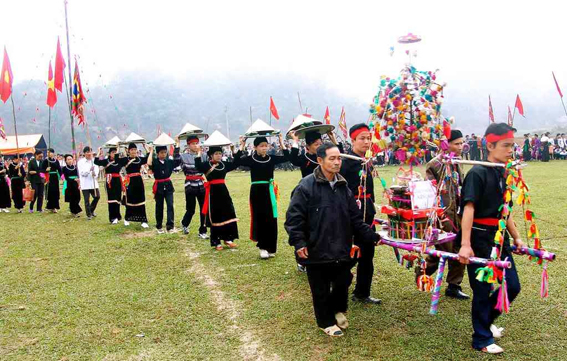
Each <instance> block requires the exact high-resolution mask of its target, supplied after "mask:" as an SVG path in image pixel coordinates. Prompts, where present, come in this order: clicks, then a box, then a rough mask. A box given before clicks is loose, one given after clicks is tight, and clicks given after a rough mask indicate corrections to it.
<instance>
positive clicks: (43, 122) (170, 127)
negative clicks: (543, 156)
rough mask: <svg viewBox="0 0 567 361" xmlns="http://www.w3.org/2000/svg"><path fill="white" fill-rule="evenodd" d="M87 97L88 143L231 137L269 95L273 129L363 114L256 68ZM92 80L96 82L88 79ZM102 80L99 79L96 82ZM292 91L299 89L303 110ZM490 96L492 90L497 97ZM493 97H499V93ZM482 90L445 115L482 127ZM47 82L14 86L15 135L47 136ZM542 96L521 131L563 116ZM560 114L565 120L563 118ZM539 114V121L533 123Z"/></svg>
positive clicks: (453, 96) (136, 84)
mask: <svg viewBox="0 0 567 361" xmlns="http://www.w3.org/2000/svg"><path fill="white" fill-rule="evenodd" d="M82 80H83V87H84V92H85V95H86V96H87V99H88V103H87V105H86V117H87V122H88V132H89V135H90V138H91V141H92V145H93V147H95V148H96V147H98V146H100V145H101V144H103V143H104V142H105V141H106V140H108V139H110V138H111V137H113V136H115V135H118V136H119V137H120V138H122V139H124V138H125V137H126V136H127V135H128V134H129V133H130V132H132V131H133V132H136V133H137V134H139V135H141V136H143V137H145V138H146V139H148V140H153V139H155V138H156V137H157V133H158V129H159V130H161V131H163V132H166V133H169V132H171V134H172V136H175V135H177V133H178V132H179V131H180V130H181V128H182V127H183V125H184V124H185V123H186V122H189V123H192V124H194V125H197V126H199V127H201V128H203V129H204V130H205V131H206V132H207V133H209V134H210V133H212V132H213V131H214V130H216V129H218V130H220V131H221V132H222V133H223V134H225V135H227V125H226V124H227V119H228V124H229V128H230V138H231V139H232V140H233V141H236V140H237V139H238V136H239V135H241V134H243V133H244V132H245V131H246V129H247V128H248V127H249V126H250V124H251V121H250V107H252V121H254V120H256V119H257V118H261V119H263V120H264V121H266V122H269V119H270V116H269V98H270V96H273V98H274V101H275V104H276V106H277V108H278V111H279V115H280V120H279V121H278V120H276V119H272V125H273V126H274V127H275V128H278V129H282V130H284V131H285V130H287V129H288V127H289V125H290V124H291V121H292V119H293V118H294V117H295V116H296V115H297V114H300V113H301V112H302V111H303V112H308V113H310V114H312V115H313V117H314V118H317V119H321V120H322V119H323V114H324V112H325V107H326V106H329V109H330V112H331V119H332V123H333V124H335V125H336V124H337V122H338V118H339V115H340V112H341V107H342V106H344V107H345V112H346V121H347V124H348V125H349V126H350V125H352V124H355V123H358V122H365V121H366V120H367V119H368V115H369V113H368V104H369V102H370V101H371V100H372V97H373V96H374V94H369V97H368V100H367V101H361V100H359V99H355V98H348V97H345V96H343V95H341V94H340V93H339V92H338V91H336V90H334V89H330V88H328V87H327V86H326V85H325V84H323V83H321V82H319V81H316V80H313V79H309V78H306V77H303V76H299V75H280V76H276V75H263V74H262V73H261V72H260V73H254V74H251V73H249V74H245V73H235V74H234V75H212V76H211V75H207V76H206V77H205V76H203V75H200V76H199V75H196V76H193V77H191V78H189V79H175V78H173V77H164V76H163V75H161V74H153V73H151V72H134V71H133V72H127V73H123V74H122V75H121V76H120V77H119V78H117V79H114V80H113V82H112V83H110V84H107V85H98V86H91V87H90V88H89V86H88V84H89V82H88V81H89V80H90V79H85V78H83V79H82ZM90 83H91V84H92V83H95V81H93V80H91V81H90ZM99 83H102V82H101V81H99ZM297 92H299V93H300V95H301V102H302V108H300V105H299V101H298V97H297ZM494 96H495V95H493V97H494ZM496 96H497V95H496ZM58 97H59V101H58V103H57V105H56V106H55V108H54V110H53V112H52V117H51V143H52V146H53V147H54V148H56V150H57V151H58V152H62V151H69V150H70V149H71V127H70V118H69V111H68V103H67V101H66V94H64V95H63V94H61V93H58ZM486 97H487V96H486V93H485V92H484V91H481V90H477V91H475V90H474V89H467V88H466V87H458V86H455V85H453V86H450V87H447V88H446V93H445V102H444V104H443V113H444V115H445V116H452V115H454V116H455V117H456V119H457V126H458V127H459V128H460V129H463V130H464V131H465V132H467V133H470V132H477V133H481V132H482V131H483V130H484V127H485V126H486V124H487V123H488V114H487V112H488V110H487V99H486ZM45 98H46V85H45V83H44V82H42V81H37V80H32V81H28V82H22V83H18V84H16V85H15V86H14V101H15V104H16V117H17V120H18V132H19V134H26V133H27V134H29V133H43V134H44V136H45V138H46V141H48V107H47V106H46V105H45ZM550 101H551V100H547V98H546V99H541V104H539V103H537V104H536V103H533V102H531V101H529V100H528V101H526V100H524V107H525V108H526V109H529V118H525V119H524V118H522V117H521V116H518V115H517V116H516V126H517V127H518V128H520V129H521V130H525V129H545V128H547V129H549V130H551V129H552V128H553V127H554V126H556V125H557V124H561V121H564V122H566V123H567V117H563V118H561V116H560V115H558V113H557V109H556V108H557V104H556V103H557V101H555V102H553V103H552V104H547V102H550ZM496 112H497V113H496V115H497V121H506V119H505V112H504V110H503V109H497V110H496ZM0 117H1V118H2V119H3V121H4V125H5V128H6V132H7V133H8V134H13V121H12V108H11V104H10V102H7V103H6V104H3V105H0ZM564 118H565V119H564ZM535 119H537V121H534V120H535ZM75 136H76V139H77V145H80V144H81V143H82V144H83V145H86V144H88V140H87V129H86V128H85V127H81V126H77V125H76V124H75Z"/></svg>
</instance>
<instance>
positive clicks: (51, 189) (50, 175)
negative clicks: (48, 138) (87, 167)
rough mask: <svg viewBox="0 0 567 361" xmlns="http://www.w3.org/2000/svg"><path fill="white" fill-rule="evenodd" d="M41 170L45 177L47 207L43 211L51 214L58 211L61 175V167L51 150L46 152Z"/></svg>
mask: <svg viewBox="0 0 567 361" xmlns="http://www.w3.org/2000/svg"><path fill="white" fill-rule="evenodd" d="M43 168H44V169H45V172H46V174H47V176H46V177H45V179H46V182H47V191H46V198H47V206H46V207H45V209H47V210H48V211H51V212H53V213H57V211H58V210H59V176H60V175H61V165H60V164H59V161H58V160H57V157H56V155H55V151H54V150H53V148H49V149H48V150H47V158H46V159H45V160H44V161H43Z"/></svg>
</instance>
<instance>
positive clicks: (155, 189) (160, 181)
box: [152, 178, 171, 194]
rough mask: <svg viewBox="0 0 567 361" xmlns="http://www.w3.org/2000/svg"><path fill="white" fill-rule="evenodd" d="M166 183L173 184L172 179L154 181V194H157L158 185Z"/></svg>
mask: <svg viewBox="0 0 567 361" xmlns="http://www.w3.org/2000/svg"><path fill="white" fill-rule="evenodd" d="M164 182H171V178H164V179H154V186H153V187H152V192H154V194H156V193H157V185H158V183H164Z"/></svg>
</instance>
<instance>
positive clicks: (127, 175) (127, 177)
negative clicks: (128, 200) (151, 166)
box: [124, 173, 142, 187]
mask: <svg viewBox="0 0 567 361" xmlns="http://www.w3.org/2000/svg"><path fill="white" fill-rule="evenodd" d="M141 176H142V174H141V173H130V174H126V179H125V180H124V185H125V186H126V187H128V185H130V178H132V177H141Z"/></svg>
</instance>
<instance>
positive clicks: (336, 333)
mask: <svg viewBox="0 0 567 361" xmlns="http://www.w3.org/2000/svg"><path fill="white" fill-rule="evenodd" d="M321 330H323V332H325V333H326V334H327V335H329V336H331V337H341V336H343V335H344V333H343V331H341V329H340V328H339V327H338V326H337V325H333V326H329V327H327V328H322V329H321Z"/></svg>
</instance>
